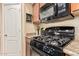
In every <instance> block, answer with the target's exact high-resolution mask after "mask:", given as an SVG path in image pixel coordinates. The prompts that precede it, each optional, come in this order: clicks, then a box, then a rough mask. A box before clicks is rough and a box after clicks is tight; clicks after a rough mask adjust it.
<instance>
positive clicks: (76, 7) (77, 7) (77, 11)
mask: <svg viewBox="0 0 79 59" xmlns="http://www.w3.org/2000/svg"><path fill="white" fill-rule="evenodd" d="M71 13H72V14H73V15H76V16H79V3H71Z"/></svg>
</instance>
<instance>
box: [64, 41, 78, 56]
mask: <svg viewBox="0 0 79 59" xmlns="http://www.w3.org/2000/svg"><path fill="white" fill-rule="evenodd" d="M63 51H64V53H66V54H68V55H71V56H79V40H73V41H72V42H70V43H69V44H68V45H67V46H66V47H64V49H63Z"/></svg>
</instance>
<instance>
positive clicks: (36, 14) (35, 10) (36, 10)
mask: <svg viewBox="0 0 79 59" xmlns="http://www.w3.org/2000/svg"><path fill="white" fill-rule="evenodd" d="M39 8H40V4H39V3H35V4H34V5H33V23H35V24H39V22H40V20H39V16H40V15H39V14H40V10H39Z"/></svg>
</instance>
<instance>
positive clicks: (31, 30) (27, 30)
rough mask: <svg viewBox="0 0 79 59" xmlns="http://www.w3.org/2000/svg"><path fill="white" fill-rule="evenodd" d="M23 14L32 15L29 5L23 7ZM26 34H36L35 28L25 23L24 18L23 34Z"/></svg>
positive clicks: (31, 24)
mask: <svg viewBox="0 0 79 59" xmlns="http://www.w3.org/2000/svg"><path fill="white" fill-rule="evenodd" d="M24 8H25V13H29V14H33V8H32V4H31V3H26V4H25V6H24ZM26 33H36V31H35V26H34V25H33V23H32V22H31V23H28V22H26V16H25V34H26Z"/></svg>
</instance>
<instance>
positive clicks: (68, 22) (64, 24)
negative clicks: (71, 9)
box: [40, 16, 79, 40]
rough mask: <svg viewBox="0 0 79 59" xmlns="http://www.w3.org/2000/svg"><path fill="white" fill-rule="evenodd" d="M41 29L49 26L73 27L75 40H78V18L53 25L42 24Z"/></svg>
mask: <svg viewBox="0 0 79 59" xmlns="http://www.w3.org/2000/svg"><path fill="white" fill-rule="evenodd" d="M40 26H41V27H43V28H46V27H51V26H74V27H75V39H78V40H79V16H77V17H75V18H74V19H71V20H67V21H62V22H55V23H48V24H45V23H42V24H41V25H40Z"/></svg>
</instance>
